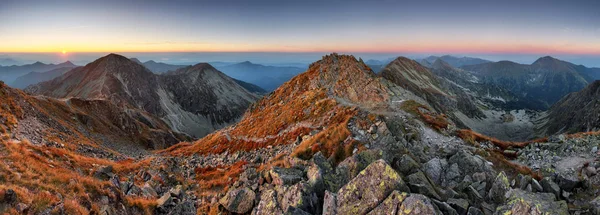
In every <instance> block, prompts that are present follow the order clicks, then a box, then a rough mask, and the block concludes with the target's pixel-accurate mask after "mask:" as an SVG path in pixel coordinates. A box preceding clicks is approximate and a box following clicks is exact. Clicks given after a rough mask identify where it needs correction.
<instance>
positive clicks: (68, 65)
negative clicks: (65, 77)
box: [59, 61, 76, 67]
mask: <svg viewBox="0 0 600 215" xmlns="http://www.w3.org/2000/svg"><path fill="white" fill-rule="evenodd" d="M59 66H65V67H75V66H76V65H75V64H73V62H71V61H65V62H63V63H61V64H59Z"/></svg>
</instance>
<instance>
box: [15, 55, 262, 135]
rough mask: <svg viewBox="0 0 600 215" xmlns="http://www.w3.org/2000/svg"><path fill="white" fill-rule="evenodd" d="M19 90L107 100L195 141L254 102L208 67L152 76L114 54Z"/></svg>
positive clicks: (225, 123)
mask: <svg viewBox="0 0 600 215" xmlns="http://www.w3.org/2000/svg"><path fill="white" fill-rule="evenodd" d="M25 90H26V91H27V92H30V93H32V94H40V95H46V96H51V97H55V98H82V99H101V100H109V101H112V102H113V103H115V104H117V105H119V106H122V107H130V108H138V109H141V110H143V111H147V112H149V113H151V114H153V115H155V116H157V117H160V118H161V119H163V120H165V122H167V124H168V125H169V126H170V127H171V129H173V130H175V131H178V132H183V133H187V134H189V135H192V136H196V137H202V136H204V135H206V134H208V133H210V132H211V131H213V130H215V129H218V128H222V127H224V126H225V125H227V124H229V123H232V122H234V121H236V120H237V118H238V117H239V116H240V115H241V114H242V113H243V112H244V111H245V109H246V108H247V107H248V106H249V105H250V104H251V103H252V102H254V101H255V100H256V99H257V96H256V95H254V94H252V93H250V92H248V91H247V90H245V89H244V88H243V87H241V86H240V85H238V84H237V83H236V82H235V81H233V80H232V79H231V78H229V77H227V76H226V75H224V74H223V73H221V72H219V71H217V70H216V69H215V68H213V67H212V66H210V65H209V64H205V63H204V64H197V65H194V66H188V67H184V68H181V69H178V70H175V71H172V72H169V73H165V74H164V75H156V74H154V73H152V72H151V71H150V70H148V69H147V68H145V67H144V66H142V65H140V64H138V63H136V62H134V61H131V60H129V59H127V58H125V57H123V56H119V55H115V54H110V55H107V56H105V57H102V58H100V59H98V60H96V61H94V62H92V63H90V64H88V65H86V66H84V67H79V68H76V69H73V70H71V71H69V72H67V73H65V74H64V75H62V76H60V77H58V78H55V79H53V80H51V81H47V82H42V83H40V84H37V85H33V86H29V87H27V88H26V89H25Z"/></svg>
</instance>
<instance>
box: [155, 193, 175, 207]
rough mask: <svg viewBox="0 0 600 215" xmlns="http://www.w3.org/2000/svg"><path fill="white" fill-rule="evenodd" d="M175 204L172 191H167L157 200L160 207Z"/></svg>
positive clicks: (157, 205)
mask: <svg viewBox="0 0 600 215" xmlns="http://www.w3.org/2000/svg"><path fill="white" fill-rule="evenodd" d="M173 205H175V203H174V202H173V198H172V197H171V194H170V193H165V194H164V195H163V196H162V197H160V198H159V199H157V200H156V207H157V208H159V209H163V210H164V209H166V208H168V207H170V206H173Z"/></svg>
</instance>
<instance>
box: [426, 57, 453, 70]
mask: <svg viewBox="0 0 600 215" xmlns="http://www.w3.org/2000/svg"><path fill="white" fill-rule="evenodd" d="M431 67H432V68H434V69H448V68H452V66H451V65H450V64H449V63H448V62H446V61H444V60H442V59H441V58H438V59H436V60H435V61H434V62H433V64H431Z"/></svg>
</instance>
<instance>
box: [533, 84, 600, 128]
mask: <svg viewBox="0 0 600 215" xmlns="http://www.w3.org/2000/svg"><path fill="white" fill-rule="evenodd" d="M545 120H546V122H545V123H544V124H543V126H541V129H542V132H541V133H544V134H546V135H554V134H560V133H575V132H586V131H597V130H599V129H600V81H594V82H592V83H591V84H590V85H588V86H587V87H586V88H584V89H583V90H581V91H579V92H574V93H571V94H569V95H567V96H565V97H564V98H562V99H561V100H560V101H558V102H557V103H556V104H554V105H552V107H550V109H549V110H548V112H547V116H546V119H545Z"/></svg>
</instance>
